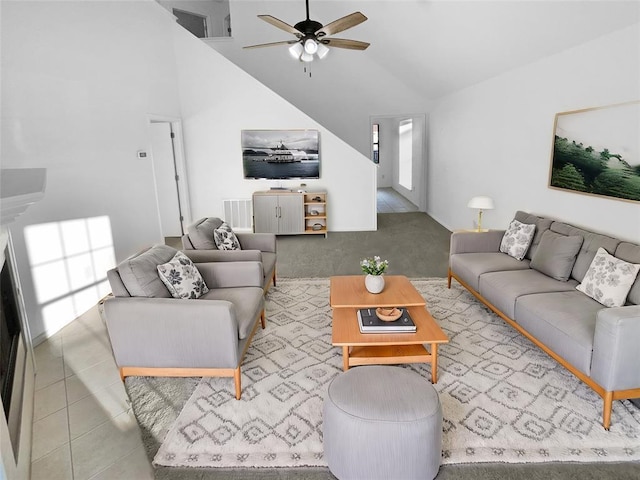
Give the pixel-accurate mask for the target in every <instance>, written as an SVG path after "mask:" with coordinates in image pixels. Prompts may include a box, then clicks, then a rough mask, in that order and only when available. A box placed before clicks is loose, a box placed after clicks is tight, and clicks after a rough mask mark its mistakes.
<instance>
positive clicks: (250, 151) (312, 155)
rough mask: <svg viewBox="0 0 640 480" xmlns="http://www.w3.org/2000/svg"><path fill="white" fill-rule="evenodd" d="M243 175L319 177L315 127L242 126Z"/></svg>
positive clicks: (247, 176)
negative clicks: (293, 128) (311, 128)
mask: <svg viewBox="0 0 640 480" xmlns="http://www.w3.org/2000/svg"><path fill="white" fill-rule="evenodd" d="M241 137H242V138H241V142H242V164H243V170H244V178H267V179H277V180H284V179H290V178H320V155H319V146H320V143H319V135H318V131H317V130H242V133H241Z"/></svg>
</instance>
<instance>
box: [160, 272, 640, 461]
mask: <svg viewBox="0 0 640 480" xmlns="http://www.w3.org/2000/svg"><path fill="white" fill-rule="evenodd" d="M412 283H413V285H414V286H415V287H416V288H417V289H418V291H420V292H421V293H422V294H423V295H424V297H425V299H426V300H427V308H428V309H429V311H430V312H431V314H432V315H433V317H434V318H435V319H436V320H437V321H438V323H439V324H440V325H441V327H442V328H443V329H444V330H445V331H446V333H447V334H448V335H449V338H450V343H448V344H447V345H444V346H441V348H440V349H439V353H440V362H439V372H438V373H439V376H438V383H437V384H436V385H435V387H436V389H437V390H438V392H439V394H440V400H441V403H442V407H443V413H444V424H443V429H444V436H443V459H442V462H443V464H454V463H473V462H507V463H526V462H529V463H532V462H554V461H561V462H567V461H569V462H570V461H576V462H612V461H638V460H640V411H639V410H638V409H637V408H636V407H635V406H633V405H632V404H631V403H630V402H628V401H616V402H614V407H613V414H612V424H611V430H610V431H608V432H607V431H605V430H604V429H603V428H602V425H601V419H602V414H601V412H602V400H601V399H600V397H599V396H598V395H596V394H595V393H594V392H593V391H592V390H591V389H589V388H588V387H586V386H585V385H584V384H583V383H582V382H580V381H579V380H577V379H576V378H575V377H574V376H573V375H571V374H570V373H568V372H567V371H566V370H565V369H564V368H562V367H561V366H560V365H559V364H558V363H556V362H555V361H554V360H553V359H551V358H550V357H548V356H547V355H546V354H544V353H543V352H542V351H541V350H539V349H538V348H537V347H536V346H535V345H533V344H532V343H531V342H529V341H528V340H527V339H525V338H524V337H522V336H521V335H520V334H519V333H517V332H516V331H515V330H513V329H512V328H511V327H510V326H509V325H507V324H505V322H504V321H503V320H501V319H500V318H499V317H497V316H496V315H494V314H493V313H492V312H490V311H489V310H488V309H486V308H485V307H484V306H483V305H482V304H481V303H480V302H478V301H477V300H476V299H475V298H474V297H473V296H471V294H469V293H468V292H467V291H466V290H464V289H463V288H462V287H460V286H459V285H458V284H456V283H455V282H454V284H453V285H452V288H451V289H447V287H446V280H445V279H424V280H412ZM328 300H329V281H328V280H327V279H295V280H294V279H280V280H278V285H277V287H272V288H271V290H270V291H269V293H268V296H267V303H266V308H267V328H266V330H264V331H263V330H261V329H258V331H257V333H256V336H255V337H254V339H253V342H252V344H251V346H250V347H249V350H248V351H247V355H246V358H245V361H244V364H243V367H242V373H243V375H242V377H243V378H242V381H243V391H242V398H241V400H235V397H234V387H233V380H232V379H228V378H227V379H223V378H204V379H202V381H201V382H200V384H199V385H198V387H197V388H196V390H195V391H194V393H193V395H192V396H191V398H190V399H189V401H188V402H187V404H186V405H185V407H184V409H183V410H182V412H181V413H180V415H179V417H178V419H177V420H176V422H175V424H174V425H173V427H172V428H171V429H170V431H169V432H168V434H167V436H166V438H165V439H164V442H163V443H162V446H161V447H160V449H159V451H158V452H157V454H156V456H155V459H154V464H156V465H164V466H186V467H227V468H229V467H300V466H326V461H325V459H324V457H323V449H322V402H323V399H324V397H325V393H326V391H327V386H328V384H329V382H330V381H331V380H332V379H333V378H334V377H335V376H336V375H338V374H339V373H340V372H341V371H342V354H341V350H340V348H338V347H333V346H332V345H331V310H330V308H329V304H328ZM356 368H358V367H356ZM404 368H411V369H413V370H415V371H416V372H418V373H419V374H420V375H422V376H424V377H425V378H430V367H428V366H427V365H423V364H414V365H406V366H404Z"/></svg>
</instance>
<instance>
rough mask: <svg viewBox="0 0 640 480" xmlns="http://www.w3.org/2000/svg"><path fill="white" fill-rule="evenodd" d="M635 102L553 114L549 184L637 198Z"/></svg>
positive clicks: (638, 111)
mask: <svg viewBox="0 0 640 480" xmlns="http://www.w3.org/2000/svg"><path fill="white" fill-rule="evenodd" d="M638 132H640V101H634V102H628V103H622V104H617V105H611V106H607V107H597V108H588V109H584V110H575V111H571V112H561V113H557V114H556V118H555V123H554V137H553V151H552V155H551V169H550V170H551V171H550V173H549V187H550V188H556V189H561V190H569V191H573V192H576V193H585V194H589V195H598V196H603V197H609V198H614V199H618V200H627V201H632V202H640V135H639V134H638Z"/></svg>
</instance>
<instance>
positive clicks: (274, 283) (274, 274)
mask: <svg viewBox="0 0 640 480" xmlns="http://www.w3.org/2000/svg"><path fill="white" fill-rule="evenodd" d="M273 286H274V287H275V286H276V269H275V267H274V269H273Z"/></svg>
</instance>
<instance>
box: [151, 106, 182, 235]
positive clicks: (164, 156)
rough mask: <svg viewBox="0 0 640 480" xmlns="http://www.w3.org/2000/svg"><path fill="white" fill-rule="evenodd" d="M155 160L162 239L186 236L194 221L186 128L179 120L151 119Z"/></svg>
mask: <svg viewBox="0 0 640 480" xmlns="http://www.w3.org/2000/svg"><path fill="white" fill-rule="evenodd" d="M149 131H150V134H149V136H150V139H151V160H152V167H153V178H154V184H155V190H156V203H157V206H158V220H159V223H160V231H161V235H162V240H163V241H165V239H166V238H167V237H174V238H176V237H177V238H179V237H181V236H182V235H184V233H185V230H186V226H187V224H188V223H189V222H190V220H191V215H190V206H189V193H188V186H187V174H186V167H185V162H184V154H183V143H182V129H181V123H180V121H178V120H162V119H157V118H151V119H150V120H149Z"/></svg>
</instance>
